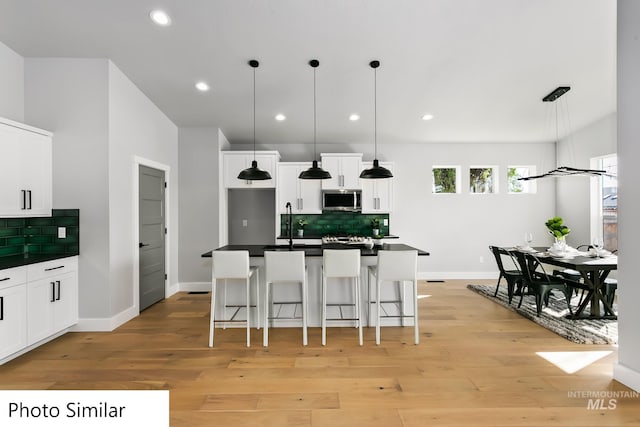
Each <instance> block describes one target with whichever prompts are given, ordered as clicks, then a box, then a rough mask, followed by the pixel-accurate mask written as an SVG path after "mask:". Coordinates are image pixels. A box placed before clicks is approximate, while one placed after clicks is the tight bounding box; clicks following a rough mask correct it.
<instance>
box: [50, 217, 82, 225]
mask: <svg viewBox="0 0 640 427" xmlns="http://www.w3.org/2000/svg"><path fill="white" fill-rule="evenodd" d="M78 221H79V218H77V217H73V216H61V217H57V218H56V219H55V225H57V226H58V227H67V226H72V225H78Z"/></svg>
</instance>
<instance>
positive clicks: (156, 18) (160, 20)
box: [149, 9, 171, 27]
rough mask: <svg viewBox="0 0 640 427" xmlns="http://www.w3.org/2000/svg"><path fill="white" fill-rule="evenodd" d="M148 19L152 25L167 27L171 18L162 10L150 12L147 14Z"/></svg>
mask: <svg viewBox="0 0 640 427" xmlns="http://www.w3.org/2000/svg"><path fill="white" fill-rule="evenodd" d="M149 17H150V18H151V20H152V21H153V22H154V23H156V24H158V25H160V26H161V27H167V26H169V25H171V18H170V17H169V15H167V12H165V11H164V10H159V9H157V10H152V11H151V13H150V14H149Z"/></svg>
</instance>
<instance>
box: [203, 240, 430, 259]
mask: <svg viewBox="0 0 640 427" xmlns="http://www.w3.org/2000/svg"><path fill="white" fill-rule="evenodd" d="M323 249H360V255H361V256H363V257H375V256H378V251H379V250H385V251H410V250H416V251H418V256H429V252H425V251H423V250H421V249H417V248H414V247H412V246H409V245H405V244H402V243H385V244H383V245H381V246H374V247H373V248H371V249H367V248H365V247H364V246H363V245H361V244H357V245H352V244H348V243H325V244H322V245H296V244H294V245H293V250H294V251H304V254H305V256H306V257H321V256H322V250H323ZM215 250H217V251H242V250H245V251H249V256H250V257H252V258H256V257H257V258H262V257H264V252H265V251H288V250H289V246H288V245H227V246H222V247H220V248H218V249H215ZM211 252H212V251H209V252H206V253H204V254H202V256H203V257H208V258H211Z"/></svg>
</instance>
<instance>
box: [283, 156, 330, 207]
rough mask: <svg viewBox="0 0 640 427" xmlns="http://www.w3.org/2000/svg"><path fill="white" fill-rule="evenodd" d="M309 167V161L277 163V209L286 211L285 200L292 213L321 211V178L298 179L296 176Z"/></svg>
mask: <svg viewBox="0 0 640 427" xmlns="http://www.w3.org/2000/svg"><path fill="white" fill-rule="evenodd" d="M310 167H311V163H310V162H306V163H297V162H287V163H280V164H278V210H279V212H280V213H287V210H286V208H285V206H286V204H287V202H289V203H291V208H292V211H293V213H300V214H321V213H322V181H323V180H321V179H300V178H298V176H299V175H300V172H303V171H305V170H307V169H309V168H310Z"/></svg>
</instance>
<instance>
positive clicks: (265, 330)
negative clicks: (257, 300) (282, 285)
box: [262, 282, 270, 347]
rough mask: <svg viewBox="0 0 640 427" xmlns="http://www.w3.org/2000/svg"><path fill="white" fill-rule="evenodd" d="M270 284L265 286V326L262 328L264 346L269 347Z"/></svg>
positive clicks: (267, 283)
mask: <svg viewBox="0 0 640 427" xmlns="http://www.w3.org/2000/svg"><path fill="white" fill-rule="evenodd" d="M269 312H270V304H269V282H265V284H264V325H263V326H262V328H263V329H262V346H263V347H268V346H269Z"/></svg>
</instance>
